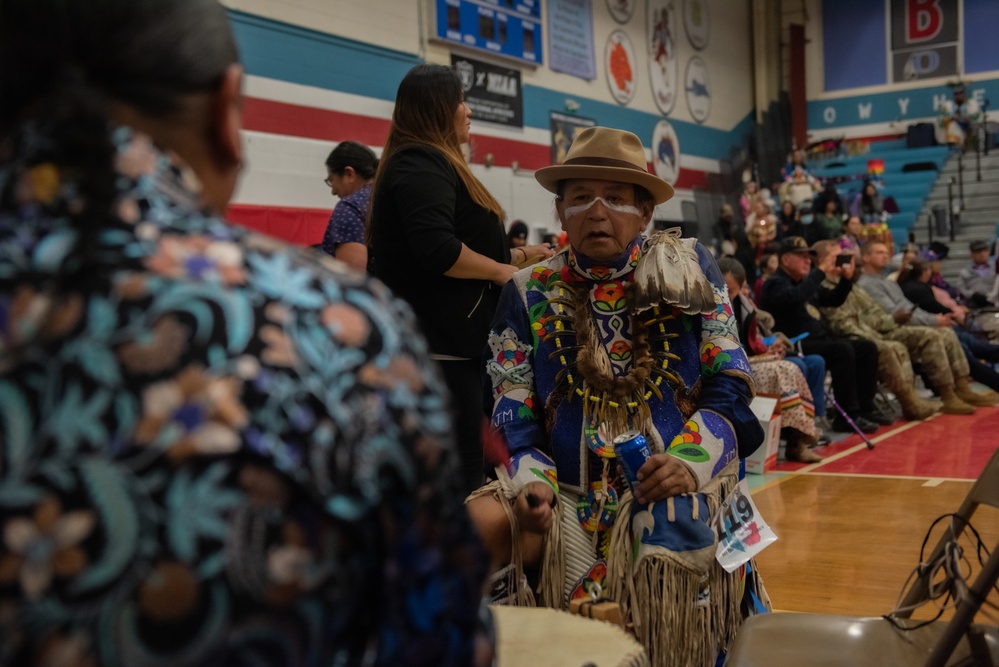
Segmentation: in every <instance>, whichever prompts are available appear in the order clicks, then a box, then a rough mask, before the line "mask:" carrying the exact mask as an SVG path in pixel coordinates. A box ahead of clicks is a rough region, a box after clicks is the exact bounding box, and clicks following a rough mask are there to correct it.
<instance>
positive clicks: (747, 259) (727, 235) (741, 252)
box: [712, 204, 757, 280]
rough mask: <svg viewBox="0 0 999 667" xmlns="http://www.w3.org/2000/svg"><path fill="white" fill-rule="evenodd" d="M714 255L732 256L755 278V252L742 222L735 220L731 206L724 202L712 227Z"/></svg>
mask: <svg viewBox="0 0 999 667" xmlns="http://www.w3.org/2000/svg"><path fill="white" fill-rule="evenodd" d="M712 236H713V242H714V249H715V256H716V257H734V258H735V259H737V260H739V262H740V263H741V264H742V266H743V268H744V269H745V270H746V272H747V274H749V275H752V276H753V279H754V280H755V279H756V273H757V271H756V254H755V252H754V251H753V247H752V246H751V245H750V244H749V238H748V237H747V236H746V231H745V229H744V228H743V226H742V224H741V223H739V222H736V221H735V219H734V215H733V212H732V207H731V206H729V205H728V204H724V205H723V206H722V207H721V210H720V211H719V213H718V221H717V222H716V223H715V226H714V228H713V229H712Z"/></svg>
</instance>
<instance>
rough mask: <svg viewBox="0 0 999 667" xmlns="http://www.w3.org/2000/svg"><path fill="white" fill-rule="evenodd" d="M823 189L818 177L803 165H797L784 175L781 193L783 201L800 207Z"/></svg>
mask: <svg viewBox="0 0 999 667" xmlns="http://www.w3.org/2000/svg"><path fill="white" fill-rule="evenodd" d="M821 189H822V185H821V184H820V183H819V181H818V179H817V178H815V177H814V176H812V175H811V174H810V173H808V170H807V169H805V168H803V167H802V166H800V165H799V166H795V167H794V168H793V170H792V171H790V172H789V173H788V175H787V176H785V177H784V182H783V183H781V186H780V190H779V194H780V199H781V201H787V202H791V204H792V205H793V206H794V207H795V208H798V207H799V206H801V205H802V204H804V203H805V202H811V201H812V199H813V198H814V197H815V193H816V192H819V191H820V190H821Z"/></svg>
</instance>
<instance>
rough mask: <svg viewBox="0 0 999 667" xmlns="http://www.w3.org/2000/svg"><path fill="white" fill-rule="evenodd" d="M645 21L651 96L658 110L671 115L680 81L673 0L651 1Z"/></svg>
mask: <svg viewBox="0 0 999 667" xmlns="http://www.w3.org/2000/svg"><path fill="white" fill-rule="evenodd" d="M646 18H647V28H648V36H649V76H650V77H651V78H652V96H653V97H654V98H655V100H656V106H657V107H659V110H660V111H662V112H663V113H664V114H668V113H669V112H670V111H672V110H673V105H674V104H676V95H677V91H678V90H679V87H680V83H679V81H677V76H678V72H677V69H678V68H677V63H676V31H677V25H676V11H675V10H674V8H673V0H649V4H648V10H647V15H646Z"/></svg>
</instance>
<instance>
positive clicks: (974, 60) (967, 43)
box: [964, 0, 999, 73]
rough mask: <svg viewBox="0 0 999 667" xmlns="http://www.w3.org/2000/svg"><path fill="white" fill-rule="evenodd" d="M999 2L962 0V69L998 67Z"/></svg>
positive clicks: (982, 70)
mask: <svg viewBox="0 0 999 667" xmlns="http://www.w3.org/2000/svg"><path fill="white" fill-rule="evenodd" d="M997 29H999V2H996V0H964V71H965V72H968V73H974V72H991V71H993V70H997V69H999V39H997V38H996V30H997Z"/></svg>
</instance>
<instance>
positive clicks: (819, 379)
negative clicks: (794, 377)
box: [785, 354, 826, 417]
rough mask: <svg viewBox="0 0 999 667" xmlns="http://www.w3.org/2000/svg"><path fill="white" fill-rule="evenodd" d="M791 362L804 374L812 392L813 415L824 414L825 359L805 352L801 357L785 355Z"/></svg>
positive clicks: (819, 415)
mask: <svg viewBox="0 0 999 667" xmlns="http://www.w3.org/2000/svg"><path fill="white" fill-rule="evenodd" d="M785 359H787V360H788V361H790V362H791V363H792V364H794V365H795V366H797V367H798V368H800V369H801V374H802V375H804V376H805V382H807V383H808V388H809V389H810V390H811V392H812V400H813V401H814V402H815V416H816V417H825V416H826V361H825V359H823V358H822V357H820V356H819V355H817V354H806V355H805V356H803V357H794V356H788V357H785Z"/></svg>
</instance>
